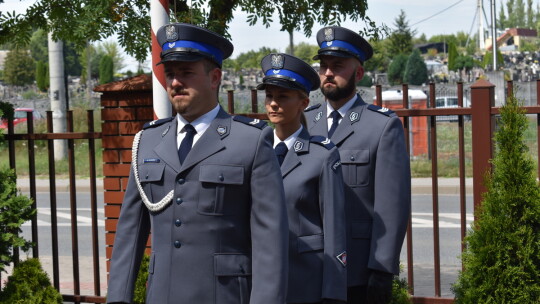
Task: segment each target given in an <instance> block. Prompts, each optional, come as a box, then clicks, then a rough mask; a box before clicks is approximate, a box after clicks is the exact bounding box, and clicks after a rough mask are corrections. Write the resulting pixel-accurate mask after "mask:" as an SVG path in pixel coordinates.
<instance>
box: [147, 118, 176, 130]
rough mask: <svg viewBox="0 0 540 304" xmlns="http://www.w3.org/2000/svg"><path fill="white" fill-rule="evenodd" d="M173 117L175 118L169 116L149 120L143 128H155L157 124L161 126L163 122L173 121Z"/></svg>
mask: <svg viewBox="0 0 540 304" xmlns="http://www.w3.org/2000/svg"><path fill="white" fill-rule="evenodd" d="M173 119H174V117H167V118H162V119H158V120H154V121H150V122H147V123H145V124H144V126H143V130H145V129H148V128H154V127H157V126H161V125H162V124H164V123H167V122H169V121H172V120H173Z"/></svg>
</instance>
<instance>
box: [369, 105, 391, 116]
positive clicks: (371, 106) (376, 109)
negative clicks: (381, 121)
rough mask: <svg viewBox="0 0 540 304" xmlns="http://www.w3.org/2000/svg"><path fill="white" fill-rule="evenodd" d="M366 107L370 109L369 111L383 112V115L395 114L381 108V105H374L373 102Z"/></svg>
mask: <svg viewBox="0 0 540 304" xmlns="http://www.w3.org/2000/svg"><path fill="white" fill-rule="evenodd" d="M368 109H370V110H371V111H373V112H377V113H380V114H383V115H386V116H389V117H391V116H395V115H396V113H395V112H394V111H392V110H390V109H388V108H383V107H379V106H376V105H373V104H370V105H369V106H368Z"/></svg>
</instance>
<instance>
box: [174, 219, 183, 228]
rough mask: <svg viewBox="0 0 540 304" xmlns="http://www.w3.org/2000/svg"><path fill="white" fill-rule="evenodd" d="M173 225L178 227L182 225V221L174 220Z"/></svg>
mask: <svg viewBox="0 0 540 304" xmlns="http://www.w3.org/2000/svg"><path fill="white" fill-rule="evenodd" d="M174 224H175V225H176V227H180V225H182V221H181V220H180V219H176V221H174Z"/></svg>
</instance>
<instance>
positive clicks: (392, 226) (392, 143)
mask: <svg viewBox="0 0 540 304" xmlns="http://www.w3.org/2000/svg"><path fill="white" fill-rule="evenodd" d="M317 42H318V44H319V47H320V49H319V51H318V54H317V55H316V56H315V57H314V59H319V60H320V69H319V77H320V79H321V91H322V93H323V94H324V96H325V97H326V100H327V102H326V103H324V104H322V105H321V104H318V105H315V106H311V107H309V108H307V109H306V111H305V114H306V120H307V123H308V125H309V132H310V133H311V134H314V135H315V134H319V135H323V136H327V137H329V138H330V139H331V140H332V142H334V143H335V144H336V146H337V147H338V149H339V152H340V157H341V163H342V170H343V178H344V181H345V184H346V187H345V196H346V210H347V212H346V214H347V226H348V227H347V228H348V229H347V232H348V236H347V254H348V264H347V267H348V268H347V274H348V286H349V288H348V302H349V303H387V302H388V301H389V300H390V297H391V293H392V279H393V275H395V274H398V271H399V254H400V251H401V246H402V244H403V239H404V237H405V232H406V228H407V222H408V219H409V214H410V205H411V178H410V165H409V157H408V153H407V150H406V146H405V140H404V131H403V125H402V123H401V121H400V120H399V118H398V117H397V116H396V114H395V113H393V112H392V111H390V110H388V109H385V108H381V107H378V106H375V105H371V104H369V105H368V104H366V103H365V102H364V101H363V100H362V98H361V97H360V96H359V95H358V94H356V83H357V82H358V81H360V80H361V79H362V77H363V76H364V68H363V67H362V64H363V63H364V61H366V60H368V59H369V58H370V57H371V56H372V55H373V49H372V47H371V45H370V44H369V43H368V42H367V41H366V40H364V39H363V38H362V37H361V36H360V35H358V34H357V33H355V32H353V31H351V30H348V29H346V28H342V27H326V28H323V29H321V30H319V32H318V33H317Z"/></svg>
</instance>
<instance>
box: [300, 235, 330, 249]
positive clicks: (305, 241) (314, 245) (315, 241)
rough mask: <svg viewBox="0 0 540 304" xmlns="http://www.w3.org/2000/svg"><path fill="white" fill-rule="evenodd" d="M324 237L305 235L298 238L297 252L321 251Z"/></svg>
mask: <svg viewBox="0 0 540 304" xmlns="http://www.w3.org/2000/svg"><path fill="white" fill-rule="evenodd" d="M323 248H324V236H323V235H322V234H314V235H305V236H299V237H298V252H308V251H316V250H322V249H323Z"/></svg>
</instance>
